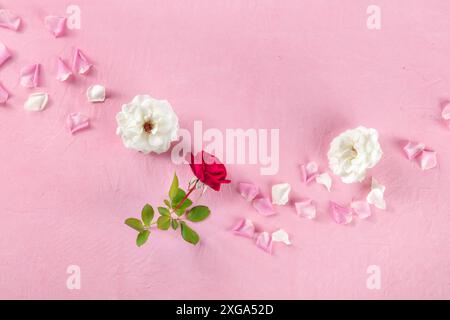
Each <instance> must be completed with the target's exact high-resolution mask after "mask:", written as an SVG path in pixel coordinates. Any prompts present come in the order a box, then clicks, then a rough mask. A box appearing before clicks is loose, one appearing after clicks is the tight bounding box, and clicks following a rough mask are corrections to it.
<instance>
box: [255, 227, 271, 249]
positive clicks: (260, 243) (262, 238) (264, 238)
mask: <svg viewBox="0 0 450 320" xmlns="http://www.w3.org/2000/svg"><path fill="white" fill-rule="evenodd" d="M256 246H257V247H258V248H261V249H263V250H264V251H266V252H268V253H272V238H271V236H270V235H269V233H268V232H265V231H264V232H261V233H259V234H258V236H257V237H256Z"/></svg>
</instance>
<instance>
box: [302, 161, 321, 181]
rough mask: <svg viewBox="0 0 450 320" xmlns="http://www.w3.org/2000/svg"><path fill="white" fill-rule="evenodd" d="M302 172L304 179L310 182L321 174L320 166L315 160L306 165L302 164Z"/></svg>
mask: <svg viewBox="0 0 450 320" xmlns="http://www.w3.org/2000/svg"><path fill="white" fill-rule="evenodd" d="M300 170H301V173H302V181H303V182H305V183H309V182H311V181H312V180H314V178H315V177H316V176H317V175H318V174H319V166H318V165H317V163H315V162H314V161H311V162H309V163H307V164H306V165H304V164H302V165H300Z"/></svg>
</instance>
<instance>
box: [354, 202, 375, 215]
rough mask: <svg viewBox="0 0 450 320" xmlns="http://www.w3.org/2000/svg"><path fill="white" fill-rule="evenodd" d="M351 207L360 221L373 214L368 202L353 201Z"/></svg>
mask: <svg viewBox="0 0 450 320" xmlns="http://www.w3.org/2000/svg"><path fill="white" fill-rule="evenodd" d="M350 207H351V208H352V209H353V212H354V213H355V214H356V215H357V216H358V217H359V218H360V219H365V218H368V217H370V215H371V213H372V212H371V211H370V205H369V204H368V203H367V201H353V202H352V203H351V204H350Z"/></svg>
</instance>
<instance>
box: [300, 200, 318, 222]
mask: <svg viewBox="0 0 450 320" xmlns="http://www.w3.org/2000/svg"><path fill="white" fill-rule="evenodd" d="M295 210H296V211H297V215H298V216H299V217H302V218H306V219H309V220H312V219H314V218H316V205H315V204H314V202H313V200H312V199H306V200H303V201H299V202H296V203H295Z"/></svg>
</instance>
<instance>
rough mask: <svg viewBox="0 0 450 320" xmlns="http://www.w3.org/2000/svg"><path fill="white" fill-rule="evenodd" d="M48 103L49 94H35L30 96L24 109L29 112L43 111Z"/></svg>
mask: <svg viewBox="0 0 450 320" xmlns="http://www.w3.org/2000/svg"><path fill="white" fill-rule="evenodd" d="M47 102H48V94H47V93H46V92H34V93H32V94H30V95H29V96H28V99H27V100H26V101H25V103H24V105H23V107H24V108H25V110H28V111H33V112H34V111H42V110H44V109H45V106H46V105H47Z"/></svg>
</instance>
